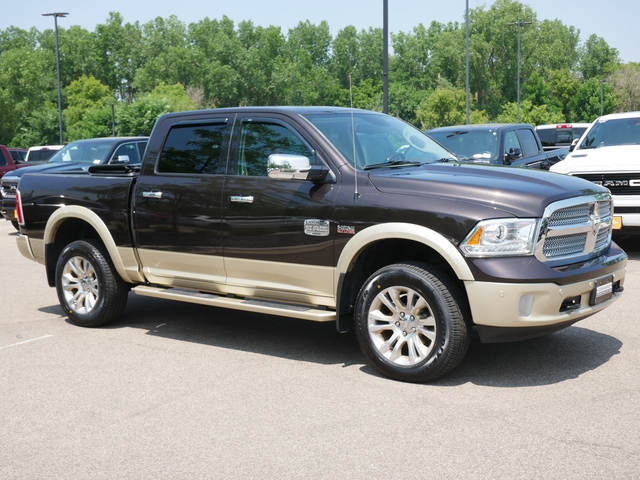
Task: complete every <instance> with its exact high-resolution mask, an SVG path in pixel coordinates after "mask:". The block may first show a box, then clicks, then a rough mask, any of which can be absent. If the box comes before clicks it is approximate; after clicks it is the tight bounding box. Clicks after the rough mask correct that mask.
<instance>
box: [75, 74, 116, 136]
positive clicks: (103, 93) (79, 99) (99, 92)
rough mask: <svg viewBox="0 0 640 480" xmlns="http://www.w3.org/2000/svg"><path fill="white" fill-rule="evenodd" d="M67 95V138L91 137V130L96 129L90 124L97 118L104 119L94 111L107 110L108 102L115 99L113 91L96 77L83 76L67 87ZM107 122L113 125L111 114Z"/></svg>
mask: <svg viewBox="0 0 640 480" xmlns="http://www.w3.org/2000/svg"><path fill="white" fill-rule="evenodd" d="M66 95H67V104H68V106H67V108H66V110H65V112H64V113H65V124H66V127H67V139H68V140H69V141H73V140H80V139H83V138H91V136H92V135H91V133H89V132H92V131H94V130H96V129H95V128H94V127H93V126H89V125H88V124H89V123H92V122H93V121H95V120H96V119H98V120H99V121H100V122H102V121H103V116H96V115H95V114H94V113H93V112H94V111H95V110H98V111H101V110H105V107H106V105H107V103H108V102H109V101H112V102H113V101H114V96H113V92H111V91H110V90H109V87H108V86H106V85H104V84H102V83H100V82H99V81H98V80H96V79H95V78H94V77H87V76H82V77H80V78H79V79H78V80H75V81H73V82H71V84H70V85H69V86H68V87H67V88H66ZM109 113H110V112H109ZM89 117H91V120H89ZM105 124H106V125H109V126H110V125H111V115H109V118H108V119H107V121H106V122H105ZM109 130H110V128H109Z"/></svg>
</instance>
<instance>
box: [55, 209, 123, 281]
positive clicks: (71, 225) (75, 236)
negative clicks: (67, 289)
mask: <svg viewBox="0 0 640 480" xmlns="http://www.w3.org/2000/svg"><path fill="white" fill-rule="evenodd" d="M86 239H96V240H99V241H100V242H101V243H102V245H104V247H105V249H106V251H107V253H108V255H109V257H110V258H111V261H112V262H113V265H114V267H115V269H116V271H117V272H118V275H120V277H121V278H122V280H124V281H125V282H127V283H133V282H132V279H131V277H130V276H129V274H128V273H127V269H126V267H125V264H124V262H123V260H122V257H121V256H120V253H119V251H118V247H117V246H116V244H115V242H114V241H113V237H112V236H111V233H110V232H109V229H108V228H107V226H106V225H105V223H104V221H103V220H102V219H101V218H100V217H99V216H98V215H97V214H96V213H95V212H93V211H91V210H89V209H88V208H85V207H80V206H77V205H70V206H65V207H60V208H59V209H57V210H56V211H55V212H53V214H52V215H51V216H50V217H49V220H48V221H47V225H46V227H45V230H44V237H43V242H44V245H45V250H44V253H45V267H46V271H47V279H48V281H49V285H50V286H54V285H55V268H56V262H57V259H58V256H59V255H60V253H61V252H62V250H63V249H64V247H65V246H67V245H68V244H69V243H71V242H73V241H75V240H86Z"/></svg>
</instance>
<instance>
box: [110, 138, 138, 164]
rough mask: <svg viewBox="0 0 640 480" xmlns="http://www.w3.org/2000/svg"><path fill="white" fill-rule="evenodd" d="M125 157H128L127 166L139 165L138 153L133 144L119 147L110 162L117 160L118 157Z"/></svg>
mask: <svg viewBox="0 0 640 480" xmlns="http://www.w3.org/2000/svg"><path fill="white" fill-rule="evenodd" d="M124 155H126V156H127V157H129V165H137V164H139V163H140V153H139V152H138V147H137V145H136V144H135V143H124V144H122V145H120V146H119V147H118V148H117V150H116V151H115V152H114V153H113V156H112V157H111V161H114V160H117V159H118V157H121V156H124Z"/></svg>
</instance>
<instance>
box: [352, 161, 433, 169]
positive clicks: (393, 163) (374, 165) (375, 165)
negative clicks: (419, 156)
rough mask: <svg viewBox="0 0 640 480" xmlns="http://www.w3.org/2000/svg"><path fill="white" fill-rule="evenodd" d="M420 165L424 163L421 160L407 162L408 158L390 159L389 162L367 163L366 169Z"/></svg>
mask: <svg viewBox="0 0 640 480" xmlns="http://www.w3.org/2000/svg"><path fill="white" fill-rule="evenodd" d="M420 165H422V163H420V162H407V161H406V160H389V161H387V162H382V163H372V164H371V165H365V167H364V170H373V169H374V168H385V167H418V166H420Z"/></svg>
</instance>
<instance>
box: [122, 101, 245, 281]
mask: <svg viewBox="0 0 640 480" xmlns="http://www.w3.org/2000/svg"><path fill="white" fill-rule="evenodd" d="M232 125H233V118H232V117H231V116H229V115H228V114H227V115H213V114H212V115H208V116H206V118H203V117H202V116H199V117H198V118H197V120H190V119H189V117H185V120H184V121H180V120H179V119H178V121H175V122H173V123H171V124H162V125H159V126H157V127H156V131H154V135H158V136H161V137H162V138H164V139H165V140H164V141H163V143H162V144H160V145H154V147H153V148H150V152H149V157H148V162H147V163H146V164H145V166H144V170H143V172H142V173H141V175H140V179H139V182H138V184H137V186H136V188H135V192H134V201H133V210H134V222H135V227H134V232H135V235H136V237H137V238H136V241H137V246H138V253H139V256H140V260H141V262H142V265H143V269H144V273H145V275H146V277H147V278H148V279H149V281H151V282H155V283H159V284H163V285H173V286H176V287H185V288H196V289H202V290H210V291H219V290H221V289H223V286H224V283H225V276H226V275H225V271H224V262H223V259H222V242H221V238H222V237H221V236H222V230H221V223H220V220H221V199H222V190H223V184H224V173H225V169H226V162H227V153H228V145H229V138H230V134H231V130H232ZM150 147H151V146H150ZM156 148H157V150H154V149H156ZM154 159H155V161H154Z"/></svg>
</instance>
